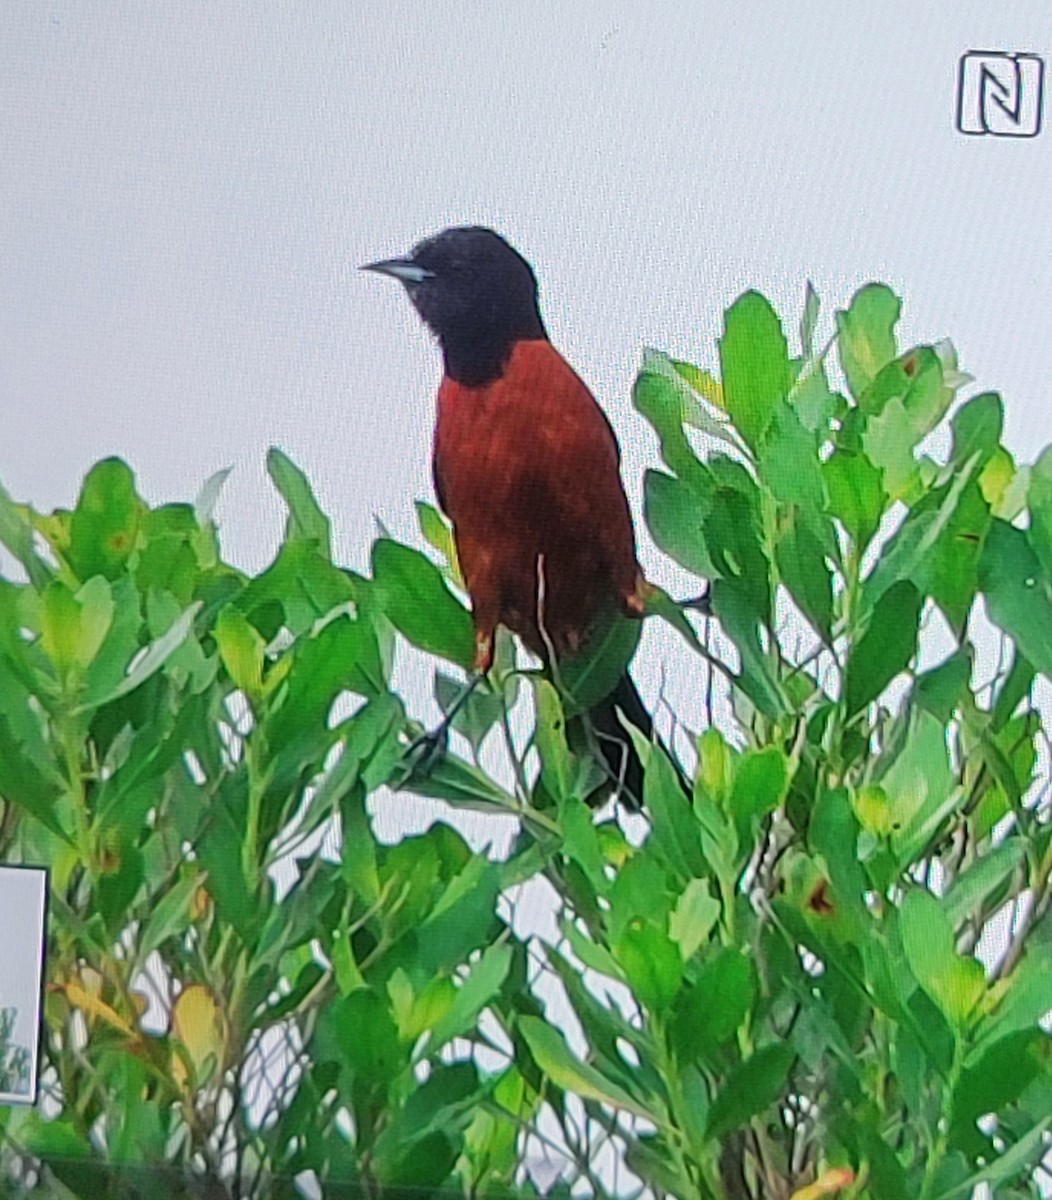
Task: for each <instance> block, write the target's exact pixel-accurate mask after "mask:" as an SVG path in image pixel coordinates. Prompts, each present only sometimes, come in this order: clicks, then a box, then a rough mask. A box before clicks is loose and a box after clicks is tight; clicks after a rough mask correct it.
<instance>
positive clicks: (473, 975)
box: [417, 944, 512, 1057]
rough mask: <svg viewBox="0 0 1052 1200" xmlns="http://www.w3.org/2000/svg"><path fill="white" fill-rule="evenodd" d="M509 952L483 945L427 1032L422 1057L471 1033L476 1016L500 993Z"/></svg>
mask: <svg viewBox="0 0 1052 1200" xmlns="http://www.w3.org/2000/svg"><path fill="white" fill-rule="evenodd" d="M511 958H512V949H511V947H510V946H507V945H503V944H498V945H495V946H487V947H486V949H485V950H484V951H483V952H482V957H481V958H480V959H479V961H478V962H477V963H475V964H474V965H473V966H472V967H471V969H470V971H469V972H468V975H467V978H465V979H464V980H462V981H461V984H460V987H459V988H458V989H457V993H456V998H455V999H454V1001H453V1004H452V1007H451V1008H450V1009H449V1011H448V1012H447V1013H446V1014H445V1016H444V1017H442V1018H441V1020H439V1021H438V1022H437V1023H436V1024H435V1026H434V1028H433V1029H432V1030H431V1036H430V1038H429V1039H428V1041H427V1043H426V1054H427V1055H428V1056H430V1055H433V1054H436V1053H437V1052H438V1050H439V1049H440V1048H441V1047H442V1046H444V1045H445V1044H446V1043H447V1042H448V1041H450V1040H451V1039H452V1038H455V1037H460V1036H461V1035H462V1034H467V1033H470V1032H471V1031H472V1030H474V1028H475V1025H476V1023H477V1022H478V1018H479V1014H480V1013H481V1012H482V1010H483V1009H484V1008H485V1007H486V1005H487V1004H489V1003H490V1001H491V1000H492V999H493V997H494V996H496V995H497V993H498V992H499V991H500V989H501V987H502V985H503V983H504V980H505V979H506V978H507V977H508V971H509V970H510V969H511ZM424 1052H425V1048H424V1047H421V1048H420V1049H419V1050H418V1051H417V1057H422V1055H423V1053H424Z"/></svg>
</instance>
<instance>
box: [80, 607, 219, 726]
mask: <svg viewBox="0 0 1052 1200" xmlns="http://www.w3.org/2000/svg"><path fill="white" fill-rule="evenodd" d="M200 609H201V601H200V600H198V601H196V602H195V603H194V604H191V605H190V607H189V608H187V609H186V610H184V611H183V612H182V613H180V614H179V616H178V617H177V618H176V620H175V621H173V622H172V624H171V626H170V627H169V629H168V630H167V631H166V632H165V633H164V634H162V635H161V637H158V638H155V639H154V640H153V641H152V642H151V643H150V644H149V645H148V646H147V647H146V648H145V650H143V652H142V653H141V654H140V655H137V656H136V658H135V659H133V660H132V664H130V669H129V670H128V673H127V674H126V675H125V676H124V678H123V679H122V680H121V681H120V683H119V684H117V686H116V687H115V688H113V689H112V690H111V691H110V692H109V693H107V694H106V695H104V696H96V695H90V696H86V697H85V702H84V704H83V705H82V706H81V711H86V710H88V709H92V708H100V707H102V705H104V704H110V703H112V702H113V701H114V700H119V699H120V698H121V696H127V695H128V694H129V693H130V692H134V691H135V689H136V688H137V687H140V686H141V685H142V684H144V683H145V682H146V680H147V679H149V678H150V677H151V676H152V675H155V674H156V673H157V672H158V671H159V670H160V669H161V668H162V667H163V666H164V664H165V663H166V662H167V661H168V660H169V659H170V658H171V656H172V655H173V654H174V653H175V652H176V650H178V649H179V647H180V646H181V645H182V644H183V643H184V642H185V641H186V639H187V638H188V637H189V636H190V633H191V631H192V630H193V627H194V619H195V617H196V616H197V614H198V612H199V611H200Z"/></svg>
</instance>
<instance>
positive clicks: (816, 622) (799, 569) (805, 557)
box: [774, 511, 833, 644]
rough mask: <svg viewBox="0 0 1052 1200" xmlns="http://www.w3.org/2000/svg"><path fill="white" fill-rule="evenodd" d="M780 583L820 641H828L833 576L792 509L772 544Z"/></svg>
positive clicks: (807, 522)
mask: <svg viewBox="0 0 1052 1200" xmlns="http://www.w3.org/2000/svg"><path fill="white" fill-rule="evenodd" d="M774 553H775V562H776V563H777V565H778V570H779V573H780V574H781V577H782V582H783V583H784V584H785V586H786V587H787V588H788V589H789V592H790V594H791V595H792V597H793V599H794V600H795V601H796V603H797V604H798V605H799V606H800V611H801V612H802V613H803V614H804V616H805V617H807V619H808V620H809V621H810V622H811V624H812V625H813V626H814V627H815V629H816V630H817V632H818V633H819V635H820V636H821V637H822V639H823V641H825V642H826V643H827V644H828V643H829V642H830V641H831V640H832V624H833V576H832V573H831V572H830V570H829V567H828V566H827V565H826V551H825V549H824V548H823V546H822V543H821V542H820V541H819V539H818V538H817V537H816V536H815V534H814V532H813V531H812V528H811V522H810V520H809V519H808V517H807V516H805V514H803V513H801V512H798V511H797V512H793V513H792V515H791V516H790V517H788V518H787V520H786V524H785V528H784V530H783V532H782V534H781V536H780V537H779V539H778V542H777V544H776V546H775V551H774Z"/></svg>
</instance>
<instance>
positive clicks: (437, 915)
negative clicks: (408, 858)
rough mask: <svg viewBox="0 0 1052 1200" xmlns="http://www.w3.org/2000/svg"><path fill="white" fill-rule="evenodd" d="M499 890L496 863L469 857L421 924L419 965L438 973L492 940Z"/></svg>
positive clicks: (494, 933) (496, 920) (460, 961)
mask: <svg viewBox="0 0 1052 1200" xmlns="http://www.w3.org/2000/svg"><path fill="white" fill-rule="evenodd" d="M448 832H449V833H451V834H452V831H451V830H449V831H448ZM455 836H456V837H457V838H458V839H459V835H455ZM499 894H500V869H499V867H498V866H497V864H496V863H494V862H490V861H489V860H488V859H485V858H480V857H475V856H473V857H470V858H468V860H467V864H466V865H465V866H464V868H463V869H462V870H461V871H459V872H457V874H456V875H454V876H453V878H452V879H451V880H450V882H449V884H448V885H447V886H446V888H445V890H444V891H443V892H442V894H441V895H440V896H439V898H438V901H437V903H435V904H434V906H433V907H432V909H431V912H430V913H429V914H428V916H427V917H426V919H425V920H424V921H423V922H422V923H421V925H420V949H419V951H418V955H419V961H420V965H421V967H422V968H423V969H424V970H426V971H429V972H431V973H433V974H434V973H438V972H439V971H441V970H445V969H449V968H451V967H453V966H456V965H458V964H460V963H462V962H463V961H464V960H465V959H466V958H467V957H468V955H469V954H471V953H472V951H474V950H477V949H479V948H480V947H481V946H485V945H487V944H488V943H489V942H491V941H492V940H493V939H494V937H495V936H496V934H497V932H498V929H499V925H500V922H499V920H498V918H497V913H496V910H497V897H498V895H499ZM494 969H495V968H494Z"/></svg>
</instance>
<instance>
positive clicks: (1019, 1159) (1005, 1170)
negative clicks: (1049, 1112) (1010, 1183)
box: [935, 1117, 1052, 1200]
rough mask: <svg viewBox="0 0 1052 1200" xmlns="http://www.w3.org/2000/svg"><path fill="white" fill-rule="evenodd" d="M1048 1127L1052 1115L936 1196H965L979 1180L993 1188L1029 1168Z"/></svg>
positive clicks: (950, 1199)
mask: <svg viewBox="0 0 1052 1200" xmlns="http://www.w3.org/2000/svg"><path fill="white" fill-rule="evenodd" d="M1050 1127H1052V1117H1046V1118H1045V1119H1044V1120H1043V1121H1040V1122H1039V1123H1038V1124H1037V1125H1035V1126H1034V1127H1033V1128H1032V1129H1029V1130H1028V1131H1027V1132H1026V1133H1025V1134H1024V1135H1023V1136H1022V1137H1021V1138H1020V1139H1019V1140H1018V1141H1017V1142H1016V1143H1015V1145H1014V1146H1011V1147H1010V1148H1009V1149H1007V1150H1005V1152H1004V1153H1003V1154H1001V1155H999V1156H998V1157H997V1158H995V1159H994V1160H993V1162H991V1163H987V1164H986V1165H985V1166H983V1167H981V1168H980V1169H979V1170H978V1171H976V1172H975V1173H974V1174H973V1175H969V1176H968V1178H967V1179H962V1180H961V1181H960V1182H959V1183H955V1184H953V1185H951V1186H950V1187H949V1188H947V1189H946V1190H945V1191H942V1192H939V1194H938V1195H937V1196H936V1197H935V1200H964V1197H966V1196H972V1195H974V1194H975V1189H976V1188H977V1187H979V1186H980V1185H982V1184H988V1185H990V1186H991V1187H992V1188H994V1189H996V1188H997V1186H998V1185H999V1184H1001V1183H1002V1182H1004V1181H1005V1180H1008V1179H1011V1178H1012V1177H1013V1176H1014V1175H1019V1174H1021V1173H1022V1172H1024V1171H1025V1170H1027V1168H1030V1169H1031V1170H1032V1169H1033V1168H1034V1167H1036V1166H1037V1164H1038V1163H1039V1162H1040V1161H1041V1159H1042V1157H1043V1155H1044V1154H1045V1151H1046V1146H1045V1131H1046V1130H1047V1129H1049V1128H1050ZM993 1194H994V1195H997V1192H996V1191H994V1192H993Z"/></svg>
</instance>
